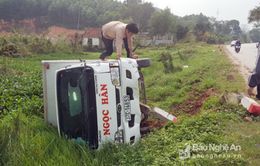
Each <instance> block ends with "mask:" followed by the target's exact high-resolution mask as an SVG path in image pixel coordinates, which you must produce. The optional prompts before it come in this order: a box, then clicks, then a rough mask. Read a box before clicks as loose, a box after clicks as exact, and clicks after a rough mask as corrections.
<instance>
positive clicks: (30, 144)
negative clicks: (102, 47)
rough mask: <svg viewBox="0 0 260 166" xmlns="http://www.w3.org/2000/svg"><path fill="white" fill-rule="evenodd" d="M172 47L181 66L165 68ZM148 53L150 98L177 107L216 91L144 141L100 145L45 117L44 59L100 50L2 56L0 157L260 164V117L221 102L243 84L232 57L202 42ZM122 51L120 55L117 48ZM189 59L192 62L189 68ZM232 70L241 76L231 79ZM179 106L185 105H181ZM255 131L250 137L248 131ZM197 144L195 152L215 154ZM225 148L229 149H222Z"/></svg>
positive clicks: (11, 160) (34, 161)
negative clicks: (251, 118)
mask: <svg viewBox="0 0 260 166" xmlns="http://www.w3.org/2000/svg"><path fill="white" fill-rule="evenodd" d="M164 52H167V53H169V54H171V56H172V59H173V61H172V63H173V66H174V70H173V72H172V73H167V74H166V73H164V67H163V63H162V62H161V61H159V59H160V55H161V54H162V53H164ZM137 53H138V54H139V55H140V57H141V58H143V57H149V58H151V59H152V66H151V67H149V68H144V69H142V71H143V73H144V76H145V84H146V90H147V94H146V95H147V98H148V105H150V106H158V107H160V108H163V109H165V110H166V111H169V112H172V111H173V110H172V109H173V107H174V106H176V105H180V104H182V103H187V102H188V101H193V100H200V94H203V93H204V92H206V91H207V90H209V89H213V90H214V93H213V94H212V96H210V97H209V98H206V99H205V101H203V105H202V107H201V109H200V111H198V113H197V114H196V115H193V116H191V115H189V114H186V113H184V112H182V111H179V114H178V115H179V116H178V119H179V121H178V123H177V124H172V123H169V124H167V125H166V126H165V127H163V128H162V129H160V130H157V131H153V132H152V133H150V134H149V135H148V136H146V137H145V138H143V139H142V140H141V141H140V142H139V143H138V144H137V145H135V146H130V145H114V144H106V145H104V148H103V149H101V150H98V151H92V150H89V149H88V148H87V147H86V146H85V145H82V144H77V143H74V142H73V141H71V140H67V139H66V138H63V137H59V136H58V134H57V131H56V129H55V128H53V127H52V126H49V125H48V124H46V123H45V122H44V119H43V95H42V78H41V60H50V59H52V60H54V59H96V58H98V56H99V53H84V54H83V53H82V54H80V53H78V54H64V53H63V54H61V53H55V54H47V55H33V56H31V57H25V58H3V57H1V56H0V62H1V63H0V69H1V72H0V78H1V79H0V106H4V107H5V108H4V109H3V110H0V165H12V166H13V165H21V164H22V165H48V166H49V165H248V164H250V165H257V163H259V155H260V152H259V148H258V146H254V144H257V145H258V144H259V142H257V141H258V140H259V130H258V129H257V126H258V125H259V122H251V123H246V122H243V120H242V118H241V115H242V116H244V115H245V111H246V110H245V109H243V108H242V107H241V106H234V105H228V104H225V103H224V104H221V102H220V96H221V95H222V94H223V93H224V92H243V91H244V88H245V82H244V80H243V78H242V76H240V75H239V74H238V71H237V70H236V69H235V68H234V66H232V65H231V64H230V61H229V60H228V58H227V57H226V56H225V55H223V53H222V52H221V50H220V49H219V48H217V47H215V46H212V45H211V46H210V45H206V44H201V43H196V44H195V43H193V44H192V47H191V44H190V43H189V44H177V45H176V46H175V47H155V48H145V49H140V50H137ZM112 57H115V55H112ZM184 65H187V66H188V68H183V66H184ZM229 75H232V76H233V78H234V79H231V80H230V79H229V77H228V76H229ZM175 111H178V110H175ZM244 135H246V136H247V135H248V136H250V137H244ZM232 143H233V144H238V145H240V146H241V147H242V150H241V151H239V152H228V153H229V154H231V155H232V154H240V155H241V157H240V158H235V157H231V158H228V157H217V158H214V159H212V158H210V157H205V158H189V159H186V160H181V159H180V156H179V151H180V150H182V149H184V148H185V147H186V146H187V145H192V144H202V145H209V144H217V145H218V144H228V145H230V144H232ZM210 153H211V152H209V151H207V152H203V151H199V152H195V151H192V152H191V154H192V155H198V154H199V155H212V154H210ZM217 154H218V155H225V152H223V151H221V152H218V153H217Z"/></svg>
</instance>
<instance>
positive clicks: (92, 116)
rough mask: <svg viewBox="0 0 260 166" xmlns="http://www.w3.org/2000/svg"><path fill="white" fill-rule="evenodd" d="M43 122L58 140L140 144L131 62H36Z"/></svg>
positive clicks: (134, 66)
mask: <svg viewBox="0 0 260 166" xmlns="http://www.w3.org/2000/svg"><path fill="white" fill-rule="evenodd" d="M42 66H43V91H44V117H45V120H46V121H47V122H48V123H50V124H52V125H53V126H55V127H57V128H58V132H59V134H61V135H66V136H67V137H69V138H74V139H83V140H84V141H85V142H86V143H87V144H88V145H89V146H90V147H91V148H94V149H96V148H99V147H100V145H102V144H103V143H104V142H107V141H109V142H123V143H130V144H133V143H136V142H137V141H138V140H139V139H140V137H141V136H140V123H141V110H140V106H139V104H140V103H139V84H138V79H139V78H140V75H139V72H138V64H137V61H136V60H135V59H130V58H121V59H120V60H109V61H100V60H85V61H82V60H47V61H42Z"/></svg>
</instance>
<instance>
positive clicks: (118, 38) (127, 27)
mask: <svg viewBox="0 0 260 166" xmlns="http://www.w3.org/2000/svg"><path fill="white" fill-rule="evenodd" d="M138 31H139V30H138V27H137V25H136V24H135V23H130V24H125V23H122V22H120V21H111V22H109V23H107V24H105V25H103V26H102V31H101V34H102V40H103V42H104V45H105V49H106V50H105V51H103V52H102V54H101V55H100V59H101V60H106V58H107V56H110V55H111V54H112V53H113V41H114V40H115V47H116V56H117V59H120V58H121V56H122V45H123V43H124V46H125V49H126V53H127V57H128V58H137V55H135V54H134V52H133V36H134V34H137V33H138Z"/></svg>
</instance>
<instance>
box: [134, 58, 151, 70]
mask: <svg viewBox="0 0 260 166" xmlns="http://www.w3.org/2000/svg"><path fill="white" fill-rule="evenodd" d="M136 62H137V64H138V67H141V68H142V67H149V66H151V60H150V59H149V58H142V59H136Z"/></svg>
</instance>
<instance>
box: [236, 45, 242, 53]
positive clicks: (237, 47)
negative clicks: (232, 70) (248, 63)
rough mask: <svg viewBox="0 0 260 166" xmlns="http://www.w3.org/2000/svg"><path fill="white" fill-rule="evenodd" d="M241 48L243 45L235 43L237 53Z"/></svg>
mask: <svg viewBox="0 0 260 166" xmlns="http://www.w3.org/2000/svg"><path fill="white" fill-rule="evenodd" d="M240 48H241V45H235V51H236V53H239V51H240Z"/></svg>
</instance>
